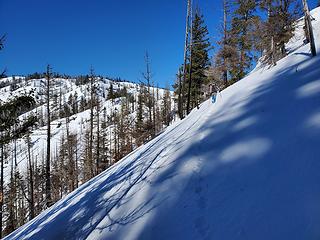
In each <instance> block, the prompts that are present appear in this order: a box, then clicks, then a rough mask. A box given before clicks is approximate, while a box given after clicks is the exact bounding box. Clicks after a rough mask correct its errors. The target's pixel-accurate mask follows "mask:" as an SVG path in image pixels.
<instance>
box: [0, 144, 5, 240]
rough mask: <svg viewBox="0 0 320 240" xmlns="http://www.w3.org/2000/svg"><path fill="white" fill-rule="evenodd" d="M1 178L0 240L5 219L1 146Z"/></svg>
mask: <svg viewBox="0 0 320 240" xmlns="http://www.w3.org/2000/svg"><path fill="white" fill-rule="evenodd" d="M0 147H1V178H0V238H2V217H3V213H2V212H3V197H4V196H3V192H4V191H3V168H4V166H3V161H4V146H3V144H1V146H0Z"/></svg>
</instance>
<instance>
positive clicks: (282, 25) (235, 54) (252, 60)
mask: <svg viewBox="0 0 320 240" xmlns="http://www.w3.org/2000/svg"><path fill="white" fill-rule="evenodd" d="M318 5H320V3H318ZM221 8H222V12H223V17H222V25H221V27H220V33H219V34H218V35H217V36H215V39H218V41H216V42H215V43H210V38H209V31H208V27H207V26H206V23H205V19H204V16H203V14H202V13H201V10H200V8H199V7H196V8H193V6H192V0H187V17H186V34H185V51H184V63H183V64H182V65H181V67H179V69H178V74H177V80H176V83H175V85H174V89H175V95H176V96H177V97H176V99H177V100H176V101H177V106H178V115H179V117H180V118H181V119H182V118H184V117H185V116H186V115H187V114H189V112H190V110H191V109H192V108H194V107H198V106H199V103H201V102H202V101H204V100H205V99H207V98H208V97H209V96H210V95H211V94H212V93H213V92H216V91H218V90H219V91H221V90H223V89H224V88H226V87H228V86H230V85H232V84H233V83H235V82H237V81H239V80H240V79H242V78H243V77H245V76H246V75H247V74H248V73H249V72H250V71H251V70H252V67H253V66H254V65H255V64H256V63H257V62H258V61H259V62H260V63H261V64H263V65H265V66H269V67H272V66H275V65H276V64H277V61H279V60H280V59H281V58H283V57H285V56H286V55H287V54H288V51H287V49H286V43H287V42H288V41H289V40H290V39H291V38H292V37H293V35H294V30H295V21H296V20H297V19H298V18H299V17H301V16H302V13H304V15H305V26H304V30H305V36H306V38H305V43H310V47H311V53H312V55H313V56H315V55H316V49H315V43H314V36H313V30H312V17H311V15H310V12H309V8H308V4H307V1H306V0H302V1H300V0H281V1H280V0H259V1H256V0H222V1H221ZM212 49H214V51H213V54H211V55H210V51H211V50H212Z"/></svg>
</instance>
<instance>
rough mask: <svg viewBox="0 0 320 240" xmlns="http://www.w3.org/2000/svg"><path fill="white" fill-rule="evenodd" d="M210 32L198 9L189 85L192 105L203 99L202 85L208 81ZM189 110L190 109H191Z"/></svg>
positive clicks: (193, 30)
mask: <svg viewBox="0 0 320 240" xmlns="http://www.w3.org/2000/svg"><path fill="white" fill-rule="evenodd" d="M208 34H209V32H208V29H207V26H206V25H205V23H204V16H203V15H202V14H201V13H200V10H199V9H197V11H196V13H195V16H194V20H193V24H192V52H191V54H192V64H191V70H190V71H191V73H190V75H189V81H190V82H191V84H190V85H189V89H190V106H192V107H195V106H197V107H198V106H199V104H200V102H202V101H203V96H202V87H203V85H204V84H206V83H207V82H208V77H207V73H206V72H207V70H208V69H209V66H210V59H209V54H208V51H209V50H210V42H209V37H208ZM189 68H190V66H189ZM188 95H189V92H188ZM188 99H189V97H188ZM191 99H192V100H191ZM187 110H188V111H189V109H187Z"/></svg>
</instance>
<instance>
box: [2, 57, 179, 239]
mask: <svg viewBox="0 0 320 240" xmlns="http://www.w3.org/2000/svg"><path fill="white" fill-rule="evenodd" d="M145 61H146V70H145V72H144V73H143V75H142V76H143V81H141V83H139V84H136V85H135V90H134V91H132V89H131V91H130V89H128V88H127V87H126V86H125V85H121V84H120V83H118V82H117V81H115V82H114V81H109V83H110V84H109V87H108V89H104V88H103V87H102V86H105V83H106V81H105V79H103V78H101V77H99V76H96V75H95V73H94V70H93V69H91V70H90V73H89V74H88V75H87V76H84V77H83V79H80V77H79V78H78V79H76V80H74V82H75V83H76V84H75V86H77V87H80V88H81V92H82V93H84V94H83V95H82V96H80V95H78V94H77V91H70V93H68V94H66V91H64V89H62V87H61V85H60V83H61V81H63V80H61V79H59V78H58V79H57V78H55V77H56V76H58V75H57V74H53V73H52V68H51V67H50V66H49V65H48V66H47V70H46V72H45V74H43V75H42V77H44V78H43V79H41V78H40V79H39V80H40V82H41V86H42V87H41V89H43V91H40V92H38V94H37V92H36V91H35V90H32V91H30V92H28V93H27V94H22V95H19V96H17V97H13V98H11V99H10V100H8V101H6V102H0V150H1V151H0V157H1V166H0V167H1V169H0V170H1V179H0V210H1V211H0V223H1V224H2V225H1V226H0V229H2V231H1V236H4V235H7V234H9V233H10V232H12V231H14V230H15V229H17V228H18V227H19V226H21V225H23V224H24V223H26V222H27V221H29V220H31V219H33V218H34V217H35V216H37V215H38V214H39V213H41V212H42V211H43V210H45V209H46V208H48V207H50V206H51V205H52V204H54V203H55V202H57V201H58V200H59V199H61V198H62V197H63V196H65V195H66V194H68V193H70V192H72V191H73V190H75V189H76V188H77V187H79V186H80V185H81V184H83V183H85V182H86V181H88V180H90V179H91V178H93V177H94V176H96V175H98V174H99V173H101V172H102V171H104V170H106V169H107V168H109V167H110V166H112V165H113V164H114V163H116V162H118V161H119V160H120V159H122V158H123V157H125V156H126V155H127V154H128V153H130V152H131V151H132V150H134V149H136V148H137V147H139V146H141V145H142V144H144V143H146V142H147V141H150V140H151V139H153V138H154V137H155V136H157V134H159V133H160V132H161V131H162V130H163V129H164V128H165V127H166V126H168V125H169V124H170V123H171V122H172V120H173V104H172V103H173V102H172V94H171V92H170V90H169V88H167V89H160V88H159V87H156V86H155V84H154V81H153V77H152V72H151V64H150V58H149V56H148V54H146V58H145ZM30 81H32V80H31V79H30V78H27V79H25V80H18V79H17V80H15V79H12V81H10V82H9V83H8V84H9V85H10V84H12V85H16V87H15V88H10V89H11V91H15V89H18V88H19V87H21V86H23V85H24V84H32V83H30ZM115 86H117V87H115ZM119 86H120V87H119ZM39 95H41V96H40V97H39ZM83 113H86V114H87V116H88V117H82V115H81V114H83ZM76 118H78V119H81V121H80V127H79V126H77V127H75V126H71V125H72V124H74V120H75V119H76ZM57 122H58V125H57ZM53 124H54V125H53ZM56 128H58V129H59V128H61V129H62V132H63V133H62V134H60V135H59V141H58V143H55V144H53V142H52V138H53V134H54V132H55V131H54V129H56ZM38 129H44V130H45V133H43V134H45V136H42V138H43V139H45V145H44V146H43V148H42V146H41V149H40V150H38V149H37V147H39V146H38V145H37V144H36V142H35V141H36V139H37V138H35V137H34V132H35V131H36V130H38ZM75 129H76V130H75ZM19 161H24V162H26V163H27V164H26V169H21V168H20V167H19Z"/></svg>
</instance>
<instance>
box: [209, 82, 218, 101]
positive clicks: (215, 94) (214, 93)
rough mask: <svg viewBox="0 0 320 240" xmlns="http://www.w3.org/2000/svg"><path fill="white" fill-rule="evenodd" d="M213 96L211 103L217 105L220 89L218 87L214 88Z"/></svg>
mask: <svg viewBox="0 0 320 240" xmlns="http://www.w3.org/2000/svg"><path fill="white" fill-rule="evenodd" d="M211 92H212V94H211V101H212V103H213V104H214V103H216V101H217V97H218V94H219V88H217V87H216V86H212V91H211Z"/></svg>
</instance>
